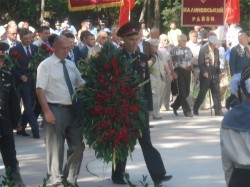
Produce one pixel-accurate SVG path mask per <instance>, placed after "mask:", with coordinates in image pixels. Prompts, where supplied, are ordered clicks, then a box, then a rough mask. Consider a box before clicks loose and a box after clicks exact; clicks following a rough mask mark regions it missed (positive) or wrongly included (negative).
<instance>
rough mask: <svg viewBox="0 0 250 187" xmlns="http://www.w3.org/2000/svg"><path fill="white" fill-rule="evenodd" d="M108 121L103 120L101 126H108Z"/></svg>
mask: <svg viewBox="0 0 250 187" xmlns="http://www.w3.org/2000/svg"><path fill="white" fill-rule="evenodd" d="M108 125H109V124H108V121H107V120H103V121H102V123H101V126H102V128H104V129H106V128H107V127H108Z"/></svg>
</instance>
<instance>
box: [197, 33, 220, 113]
mask: <svg viewBox="0 0 250 187" xmlns="http://www.w3.org/2000/svg"><path fill="white" fill-rule="evenodd" d="M218 42H219V41H218V39H217V36H216V35H215V34H213V33H211V35H210V36H209V37H208V45H206V46H204V47H202V48H201V49H200V52H199V56H198V63H199V69H200V91H199V94H198V96H197V99H196V100H195V103H194V108H193V113H194V114H195V115H199V112H198V110H199V107H200V105H201V104H202V102H203V100H204V98H205V96H206V93H207V91H208V89H210V90H211V93H212V98H213V102H214V110H215V116H223V112H222V111H221V100H220V61H219V50H218V49H217V48H216V45H217V44H218Z"/></svg>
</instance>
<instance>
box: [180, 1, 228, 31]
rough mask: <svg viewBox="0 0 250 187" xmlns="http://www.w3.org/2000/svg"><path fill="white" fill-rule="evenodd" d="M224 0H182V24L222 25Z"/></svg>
mask: <svg viewBox="0 0 250 187" xmlns="http://www.w3.org/2000/svg"><path fill="white" fill-rule="evenodd" d="M224 11H225V0H182V16H181V24H182V26H194V25H202V26H212V25H215V26H218V25H224Z"/></svg>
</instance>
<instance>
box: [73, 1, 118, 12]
mask: <svg viewBox="0 0 250 187" xmlns="http://www.w3.org/2000/svg"><path fill="white" fill-rule="evenodd" d="M122 4H123V0H68V7H69V11H81V10H91V9H95V8H109V7H116V6H121V5H122Z"/></svg>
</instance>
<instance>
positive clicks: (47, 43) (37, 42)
mask: <svg viewBox="0 0 250 187" xmlns="http://www.w3.org/2000/svg"><path fill="white" fill-rule="evenodd" d="M42 43H44V44H45V45H47V46H48V47H50V45H49V42H44V41H43V40H41V38H38V39H37V40H36V41H34V42H33V44H34V45H36V46H38V47H39V46H40V45H42Z"/></svg>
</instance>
